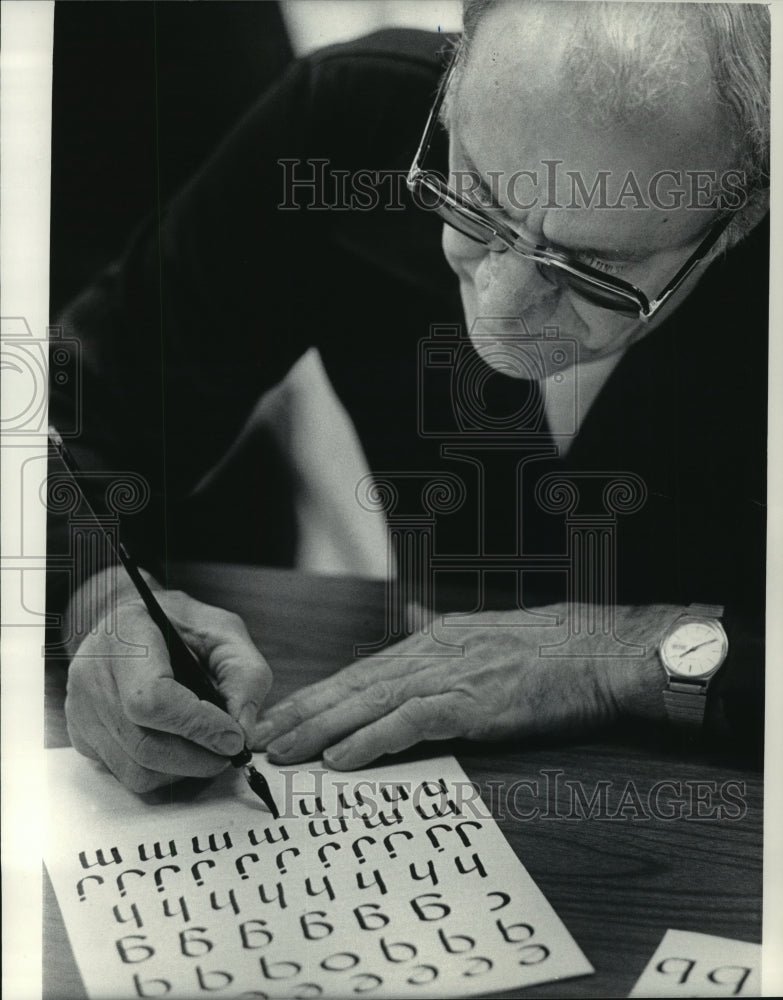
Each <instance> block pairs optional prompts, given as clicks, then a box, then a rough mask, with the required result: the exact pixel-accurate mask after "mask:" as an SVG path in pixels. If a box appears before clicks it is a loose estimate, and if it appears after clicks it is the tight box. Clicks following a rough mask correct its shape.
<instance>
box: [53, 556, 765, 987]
mask: <svg viewBox="0 0 783 1000" xmlns="http://www.w3.org/2000/svg"><path fill="white" fill-rule="evenodd" d="M176 583H177V585H178V586H180V587H182V589H184V590H187V591H188V592H189V593H191V594H193V595H194V596H196V597H198V598H200V599H202V600H205V601H208V602H209V603H212V604H216V605H220V606H222V607H226V608H230V609H232V610H234V611H237V612H238V613H239V614H241V615H242V617H243V618H244V620H245V622H246V623H247V626H248V628H249V630H250V633H251V634H252V636H253V638H254V639H255V641H256V642H257V644H258V646H259V647H260V649H261V650H262V651H263V653H264V654H265V656H266V657H267V659H268V660H269V662H270V663H271V665H272V668H273V670H274V674H275V683H274V687H273V690H272V695H271V700H272V701H277V700H279V699H281V698H283V697H285V696H286V695H288V694H290V693H291V692H292V691H294V690H296V689H297V688H299V687H301V686H302V685H304V684H309V683H311V682H312V681H315V680H318V679H320V678H322V677H324V676H326V675H328V674H329V673H331V672H332V671H334V670H335V669H337V668H338V667H341V666H344V665H346V664H347V663H350V662H351V661H352V659H353V658H354V656H353V648H354V645H355V644H356V643H361V642H372V641H374V640H376V639H378V638H380V637H381V636H382V634H383V623H384V596H385V593H384V586H383V585H382V584H381V583H377V582H368V581H360V580H354V579H344V578H335V577H316V576H306V575H304V574H301V573H297V572H294V571H288V570H271V569H259V568H255V567H240V566H228V565H210V566H204V565H202V566H191V567H182V568H181V569H179V570H178V574H177V580H176ZM64 688H65V675H64V671H63V669H62V667H54V668H52V669H51V670H50V671H49V673H48V676H47V691H46V725H47V746H49V747H59V746H67V745H68V743H69V740H68V735H67V731H66V728H65V720H64V716H63V697H64ZM419 752H420V753H421V752H424V753H426V752H427V751H426V749H425V750H424V751H419ZM437 752H438V753H441V752H445V753H453V754H454V755H455V756H456V757H457V758H458V760H459V761H460V763H461V764H462V766H463V768H464V769H465V771H466V772H467V774H468V776H469V777H470V778H471V780H473V781H474V782H475V783H477V785H478V786H479V787H480V788H481V792H482V796H483V798H484V800H485V801H486V802H487V803H488V804H492V806H493V812H494V814H495V818H496V819H497V821H498V823H499V825H500V827H501V829H502V830H503V833H504V834H505V836H506V837H507V839H508V841H509V842H510V844H511V846H512V847H513V849H514V850H515V851H516V853H517V854H518V855H519V857H520V859H521V860H522V862H523V863H524V865H525V866H526V868H527V869H528V871H529V872H530V874H531V875H532V876H533V878H534V879H535V880H536V882H537V883H538V884H539V886H540V887H541V889H542V890H543V892H544V893H545V894H546V896H547V898H548V899H549V901H550V902H551V903H552V905H553V906H554V908H555V910H556V911H557V913H558V914H559V915H560V917H561V918H562V919H563V921H564V922H565V924H566V926H567V927H568V928H569V930H570V931H571V933H572V934H573V936H574V937H575V939H576V941H577V942H578V944H579V945H580V946H581V948H582V949H583V951H584V952H585V954H586V955H587V957H588V958H589V959H590V961H591V962H592V964H593V965H594V966H595V969H596V974H595V975H594V976H589V977H585V978H582V979H576V980H568V981H565V982H561V983H551V984H549V985H545V986H537V987H532V988H530V989H527V990H525V991H524V996H530V997H571V996H586V997H587V996H595V997H622V996H627V995H628V992H629V991H630V989H631V987H632V986H633V984H634V982H635V981H636V979H637V978H638V977H639V975H640V973H641V971H642V969H643V968H644V966H645V965H646V963H647V961H648V960H649V958H650V956H651V955H652V953H653V951H654V950H655V948H656V946H657V945H658V943H659V942H660V940H661V937H662V936H663V934H664V932H665V930H666V929H667V928H670V927H672V928H679V929H682V930H693V931H701V932H704V933H708V934H718V935H722V936H725V937H731V938H739V939H742V940H746V941H760V940H761V892H762V776H761V774H760V773H759V772H758V771H755V770H752V769H750V768H749V767H743V766H738V765H737V764H736V762H731V761H727V760H722V759H720V758H717V757H714V756H704V755H702V756H699V757H695V758H694V757H693V756H689V757H688V758H687V759H686V758H685V757H683V756H679V755H677V754H675V753H672V752H666V751H664V750H661V749H653V750H650V749H644V748H642V747H639V746H635V745H618V744H613V745H605V744H590V745H586V744H585V745H569V746H566V747H548V748H545V749H537V750H527V749H526V750H524V751H520V750H518V749H516V748H514V747H513V746H509V745H507V744H504V745H501V746H493V745H491V744H471V743H468V742H463V741H455V742H452V743H445V744H444V743H439V744H437ZM520 781H524V782H525V784H520ZM661 782H672V783H673V786H672V785H661ZM515 783H516V785H515ZM602 783H603V784H602ZM607 783H608V784H607ZM629 783H632V784H629ZM727 783H732V784H727ZM577 785H578V786H579V787H580V788H581V789H582V793H583V795H585V796H586V802H587V803H589V800H590V798H591V796H592V795H593V794H594V793H597V794H598V795H599V796H600V795H601V794H602V792H603V793H604V794H606V797H607V799H606V805H605V807H603V808H601V803H600V798H599V799H597V800H596V804H595V809H596V812H594V813H593V814H592V815H591V814H590V807H589V805H586V806H585V805H582V806H581V807H580V802H579V800H578V798H577V797H576V793H575V789H576V787H577ZM656 789H657V790H658V794H659V797H658V800H657V801H658V808H657V809H656V805H655V803H656ZM515 790H516V791H515ZM675 798H676V800H677V801H679V802H681V803H683V805H682V807H681V812H682V815H680V816H679V817H676V803H675ZM623 804H625V806H626V808H624V809H622V810H619V807H620V806H621V805H623ZM640 806H641V813H640ZM670 807H671V808H670ZM618 810H619V814H618V815H617V817H616V818H614V819H610V818H607V816H608V815H611V814H613V813H618ZM666 811H669V812H672V813H674V814H675V818H665V816H664V813H665V812H666ZM721 812H722V813H723V815H722V816H721V815H719V813H721ZM601 815H602V816H603V817H604V818H600V816H601ZM43 995H44V998H45V1000H80V998H83V997H85V995H86V994H85V992H84V987H83V985H82V982H81V978H80V976H79V974H78V971H77V969H76V965H75V963H74V960H73V956H72V954H71V951H70V947H69V944H68V941H67V937H66V935H65V930H64V927H63V923H62V918H61V916H60V912H59V908H58V906H57V902H56V900H55V897H54V893H53V891H52V888H51V885H50V883H49V881H48V878H46V879H45V898H44V994H43ZM499 995H502V996H509V997H510V996H516V995H519V994H518V991H514V992H509V993H506V994H499Z"/></svg>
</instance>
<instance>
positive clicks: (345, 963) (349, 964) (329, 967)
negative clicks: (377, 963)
mask: <svg viewBox="0 0 783 1000" xmlns="http://www.w3.org/2000/svg"><path fill="white" fill-rule="evenodd" d="M320 964H321V968H322V969H325V970H326V972H347V971H348V969H353V968H355V967H356V966H357V965H358V964H359V956H358V955H354V953H353V952H352V951H337V952H335V953H334V955H329V956H328V958H325V959H323V961H322V962H321V963H320Z"/></svg>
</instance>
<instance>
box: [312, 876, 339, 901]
mask: <svg viewBox="0 0 783 1000" xmlns="http://www.w3.org/2000/svg"><path fill="white" fill-rule="evenodd" d="M322 881H323V887H322V888H321V889H318V890H316V889H315V887H314V885H313V882H312V880H311V878H310V876H309V875H308V876H307V878H306V879H305V891H306V892H307V895H308V896H320V895H322V894H323V893H326V894H327V895H328V897H329V899H330V900H333V899H334V889H333V888H332V883H331V882H330V881H329V876H328V875H324V877H323V880H322Z"/></svg>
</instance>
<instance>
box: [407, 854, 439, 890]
mask: <svg viewBox="0 0 783 1000" xmlns="http://www.w3.org/2000/svg"><path fill="white" fill-rule="evenodd" d="M408 870H409V871H410V873H411V878H412V879H415V880H416V881H417V882H423V881H424V880H425V879H429V880H430V882H432V884H433V885H437V884H438V876H437V873H436V871H435V864H434V862H433V861H432V859H430V860H429V861H428V862H427V870H426V872H424V874H423V875H419V872H418V869H417V868H416V865H415V863H414V862H413V861H411V863H410V866H409V868H408Z"/></svg>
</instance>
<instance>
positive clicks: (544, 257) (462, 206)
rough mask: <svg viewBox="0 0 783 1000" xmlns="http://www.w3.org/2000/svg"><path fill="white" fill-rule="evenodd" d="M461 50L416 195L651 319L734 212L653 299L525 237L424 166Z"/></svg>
mask: <svg viewBox="0 0 783 1000" xmlns="http://www.w3.org/2000/svg"><path fill="white" fill-rule="evenodd" d="M459 54H460V49H459V48H457V50H456V51H455V53H454V56H453V58H452V60H451V64H450V65H449V67H448V69H447V71H446V73H445V75H444V77H443V79H442V80H441V84H440V87H439V88H438V93H437V95H436V97H435V103H434V104H433V106H432V109H431V111H430V113H429V117H428V118H427V124H426V125H425V126H424V133H423V135H422V137H421V142H420V143H419V148H418V149H417V150H416V156H415V157H414V158H413V163H412V164H411V168H410V170H409V171H408V177H407V185H408V188H409V190H410V191H411V192H412V193H413V194H415V195H417V199H418V203H419V204H420V205H421V204H426V203H425V192H426V193H427V194H428V195H430V196H433V197H434V201H433V203H432V205H431V206H430V205H428V204H427V205H426V207H431V208H432V210H433V211H435V212H437V213H438V215H439V216H440V217H441V218H442V219H443V221H444V222H446V223H448V225H450V226H451V227H452V228H454V229H456V230H457V231H458V232H460V233H462V234H463V235H465V236H468V237H469V238H470V239H472V240H475V241H476V242H477V243H481V244H482V245H483V246H485V247H487V249H488V250H491V251H492V252H493V253H504V252H505V251H506V250H513V251H515V252H516V253H518V254H520V255H521V256H522V257H525V258H527V259H528V260H532V261H535V263H536V266H537V267H538V269H539V270H540V271H541V273H542V274H543V275H544V277H546V278H549V279H550V280H551V279H552V278H555V277H556V278H557V280H558V281H559V282H560V283H562V284H563V285H565V286H567V287H568V288H570V289H571V290H572V291H574V292H575V293H576V294H577V295H579V296H581V298H583V299H586V300H587V301H588V302H591V303H593V304H594V305H598V306H601V307H603V308H605V309H611V310H612V311H613V312H618V313H622V314H623V315H625V316H633V317H635V318H637V319H641V320H649V319H650V318H651V317H652V316H654V315H655V313H657V312H658V310H659V309H660V308H661V306H662V305H663V304H664V303H665V302H666V301H667V300H668V299H669V298H670V297H671V296H672V295H673V294H674V293H675V292H676V291H677V289H678V288H679V287H680V285H682V283H683V282H684V281H685V279H686V278H687V277H688V275H689V274H690V273H691V272H692V271H693V269H694V268H695V267H696V265H697V264H699V263H700V262H701V261H702V260H704V258H705V257H706V256H707V254H708V253H709V251H710V250H711V249H712V248H713V247H714V246H715V244H716V243H717V242H718V240H719V238H720V237H721V235H722V234H723V232H724V231H725V230H726V228H727V226H728V225H729V223H730V222H731V219H732V215H731V214H728V215H724V216H721V217H720V218H719V219H718V220H717V221H716V222H715V223H714V225H713V226H712V227H711V228H710V230H709V232H708V233H707V235H706V236H705V237H704V239H703V240H702V241H701V243H699V245H698V247H697V248H696V250H695V251H694V252H693V254H692V255H691V256H690V257H689V258H688V260H687V261H686V262H685V263H684V264H683V265H682V267H681V268H680V269H679V271H677V273H676V274H675V275H674V277H673V278H672V279H671V281H669V282H668V284H666V285H665V286H664V287H663V289H662V290H661V291H660V292H659V293H658V295H656V296H655V297H654V298H652V299H648V298H647V296H646V295H645V293H644V292H643V291H642V290H641V289H640V288H637V287H636V286H635V285H632V284H631V283H630V282H628V281H623V280H622V278H616V277H614V276H613V275H608V274H604V273H603V272H601V271H599V270H597V269H596V268H594V267H590V266H589V265H588V264H583V263H582V262H581V261H579V260H575V259H573V258H572V257H570V256H569V255H568V254H566V253H563V252H562V251H561V250H555V249H553V248H552V247H546V246H541V245H539V244H537V243H535V242H533V241H532V240H530V239H528V238H526V237H525V236H523V235H522V234H521V233H518V232H517V231H516V230H515V229H513V228H512V227H511V226H508V225H506V224H505V223H504V222H502V221H501V220H499V219H495V218H493V217H492V216H491V215H489V214H488V213H487V212H485V211H483V210H482V209H481V208H480V207H479V206H478V205H476V204H475V203H474V202H472V201H469V200H468V199H467V198H466V197H465V196H464V195H462V194H460V193H459V192H457V191H455V190H454V189H453V188H451V187H449V186H448V184H447V183H446V181H445V180H444V179H443V177H442V176H440V175H439V174H438V173H437V172H435V171H434V170H428V169H426V168H425V167H424V166H423V164H424V161H425V160H426V158H427V154H428V153H429V151H430V147H431V146H432V142H433V138H434V136H435V132H436V129H437V126H438V121H439V117H440V111H441V107H442V105H443V100H444V98H445V96H446V91H447V90H448V86H449V83H450V82H451V79H452V77H453V76H454V70H455V67H456V65H457V61H458V59H459ZM428 200H429V199H428ZM550 269H551V270H550Z"/></svg>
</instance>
